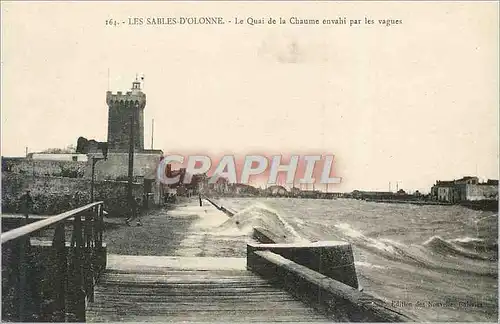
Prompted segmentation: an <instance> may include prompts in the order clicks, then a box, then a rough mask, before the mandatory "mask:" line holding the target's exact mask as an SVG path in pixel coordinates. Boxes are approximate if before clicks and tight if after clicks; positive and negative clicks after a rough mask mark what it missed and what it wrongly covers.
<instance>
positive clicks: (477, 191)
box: [465, 184, 498, 201]
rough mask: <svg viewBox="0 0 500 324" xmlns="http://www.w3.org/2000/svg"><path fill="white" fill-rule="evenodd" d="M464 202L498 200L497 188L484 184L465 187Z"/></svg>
mask: <svg viewBox="0 0 500 324" xmlns="http://www.w3.org/2000/svg"><path fill="white" fill-rule="evenodd" d="M465 200H468V201H476V200H498V186H495V185H485V184H478V185H466V199H465Z"/></svg>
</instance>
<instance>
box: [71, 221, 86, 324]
mask: <svg viewBox="0 0 500 324" xmlns="http://www.w3.org/2000/svg"><path fill="white" fill-rule="evenodd" d="M74 217H75V220H74V225H73V237H72V242H71V248H72V260H71V274H72V277H71V279H70V286H69V287H68V288H69V289H68V298H69V300H70V305H69V307H70V310H69V313H70V314H72V315H73V316H72V318H70V319H69V321H71V322H85V293H84V291H83V290H82V284H83V282H82V281H83V280H82V279H83V273H82V245H83V237H82V236H83V235H82V234H83V231H82V217H81V215H80V214H76V215H75V216H74Z"/></svg>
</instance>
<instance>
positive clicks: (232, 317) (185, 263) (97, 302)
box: [86, 255, 329, 323]
mask: <svg viewBox="0 0 500 324" xmlns="http://www.w3.org/2000/svg"><path fill="white" fill-rule="evenodd" d="M86 316H87V318H86V320H87V322H110V321H113V322H118V321H127V322H131V321H133V322H146V321H147V322H151V321H154V322H217V323H221V322H226V323H233V322H260V323H262V322H312V321H314V322H329V321H328V319H327V318H325V317H323V316H322V315H320V314H319V313H317V312H316V311H315V310H314V309H311V308H309V307H308V306H307V305H305V304H303V303H302V302H300V301H297V300H296V299H294V298H293V297H292V296H291V295H289V294H288V293H287V292H285V291H283V290H281V289H279V288H275V287H272V286H271V285H270V284H269V283H268V282H267V281H265V280H264V279H262V278H260V277H258V276H257V275H255V274H253V273H252V272H250V271H248V270H246V259H245V258H216V257H169V256H124V255H108V266H107V270H106V273H104V274H103V276H102V278H101V280H100V282H99V285H98V286H97V288H96V291H95V299H94V302H92V303H89V304H88V305H87V315H86Z"/></svg>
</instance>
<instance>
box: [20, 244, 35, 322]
mask: <svg viewBox="0 0 500 324" xmlns="http://www.w3.org/2000/svg"><path fill="white" fill-rule="evenodd" d="M29 245H30V238H29V236H28V237H26V238H22V239H21V240H20V242H19V282H18V283H19V286H18V296H19V299H18V300H19V321H20V322H29V321H30V320H31V315H32V314H31V312H30V311H29V308H30V306H31V305H30V304H31V294H30V289H29V287H28V264H27V263H28V262H29V260H28V259H29V255H28V250H29Z"/></svg>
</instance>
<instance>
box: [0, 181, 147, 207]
mask: <svg viewBox="0 0 500 324" xmlns="http://www.w3.org/2000/svg"><path fill="white" fill-rule="evenodd" d="M26 190H30V191H31V196H32V198H33V210H32V213H33V214H38V215H54V214H58V213H61V212H64V211H66V210H69V209H73V208H76V207H79V206H83V205H85V204H88V203H89V202H90V180H88V179H81V178H80V179H78V178H77V179H75V178H65V177H48V176H33V175H30V174H19V173H17V174H16V173H12V172H2V211H3V213H19V212H20V210H21V203H20V197H21V196H22V195H23V194H24V192H25V191H26ZM143 193H144V186H143V185H142V184H134V185H133V194H134V196H135V197H142V195H143ZM94 197H95V198H94V200H95V201H101V200H102V201H104V202H105V210H106V211H107V212H108V213H109V216H128V215H129V208H128V201H127V182H118V181H96V182H95V184H94Z"/></svg>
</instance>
